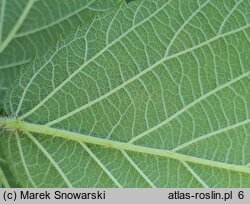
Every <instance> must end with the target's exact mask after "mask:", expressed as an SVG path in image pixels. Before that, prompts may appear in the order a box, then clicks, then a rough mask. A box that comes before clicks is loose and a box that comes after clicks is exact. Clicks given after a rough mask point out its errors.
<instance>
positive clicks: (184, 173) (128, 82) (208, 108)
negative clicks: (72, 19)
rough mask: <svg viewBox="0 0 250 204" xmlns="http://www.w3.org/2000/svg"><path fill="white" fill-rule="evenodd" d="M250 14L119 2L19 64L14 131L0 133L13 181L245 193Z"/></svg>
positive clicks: (205, 5) (215, 6) (220, 4)
mask: <svg viewBox="0 0 250 204" xmlns="http://www.w3.org/2000/svg"><path fill="white" fill-rule="evenodd" d="M249 13H250V1H249V0H242V1H232V0H224V1H218V0H207V1H205V0H197V1H189V0H182V1H177V0H172V1H165V0H156V1H153V0H145V1H135V2H131V3H129V4H128V5H126V4H125V3H124V4H122V5H121V6H120V7H119V8H118V9H114V10H113V11H112V12H110V11H109V12H106V13H104V14H102V15H99V16H98V17H97V18H95V20H94V21H93V22H92V24H91V25H90V27H89V28H87V27H81V28H79V29H78V30H77V32H75V33H72V34H71V36H70V37H68V38H67V39H66V40H63V41H60V42H58V44H57V46H56V47H54V48H53V49H51V50H50V51H48V52H47V53H46V54H45V55H42V56H40V57H37V58H36V59H35V60H34V61H33V62H32V63H29V64H27V65H25V67H24V68H22V69H21V77H20V78H19V80H18V81H17V82H16V83H15V85H14V86H13V88H12V89H11V90H10V91H9V92H8V97H7V99H8V100H6V104H5V105H6V112H7V114H8V115H9V116H10V118H11V116H12V117H13V116H14V115H15V117H17V118H18V120H19V121H20V123H18V122H17V123H16V124H17V125H16V126H15V125H13V127H14V128H12V129H6V130H5V132H4V133H2V134H1V145H2V146H1V148H2V149H3V150H4V154H5V156H6V157H7V159H6V160H7V161H8V162H9V166H10V168H11V171H12V173H13V174H14V176H15V177H16V178H17V179H18V183H20V184H21V185H22V186H24V187H250V167H249V163H250V151H249V145H250V126H249V122H250V117H249V116H250V107H249V106H250V92H249V91H248V90H249V89H250V80H249V79H250V77H249V74H250V58H249V53H250V15H249ZM4 120H5V119H2V121H4ZM11 120H12V121H13V120H14V119H12V118H11ZM2 123H3V122H2ZM6 123H7V124H6V125H7V126H8V125H9V126H10V124H8V122H6ZM0 124H1V120H0ZM18 124H19V125H18ZM20 124H22V125H20ZM23 124H28V125H27V126H28V127H30V129H29V130H27V129H25V128H24V125H23ZM36 125H38V128H36V127H37V126H36ZM54 133H55V134H54ZM60 134H62V135H63V134H65V138H68V139H65V138H60ZM76 134H77V135H76ZM78 136H79V137H78ZM81 136H82V138H83V140H82V139H81ZM87 136H90V139H89V141H87V139H84V138H87ZM91 138H93V139H91ZM96 138H97V139H96ZM101 139H103V140H101ZM99 140H101V141H104V142H103V144H109V145H106V146H105V145H102V144H98V143H97V142H95V141H99ZM83 141H85V142H83ZM90 143H91V144H90ZM119 145H120V146H119ZM119 147H121V148H119ZM164 151H166V152H167V153H166V154H164ZM160 152H161V153H162V154H161V153H160ZM168 155H173V156H168Z"/></svg>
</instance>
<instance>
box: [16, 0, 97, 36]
mask: <svg viewBox="0 0 250 204" xmlns="http://www.w3.org/2000/svg"><path fill="white" fill-rule="evenodd" d="M93 2H95V0H93V1H91V2H90V3H88V4H87V5H85V6H84V7H83V8H79V9H77V10H75V11H74V12H72V13H70V14H68V15H66V16H64V17H63V18H61V19H59V20H57V21H53V22H52V23H49V24H47V25H46V26H41V27H39V28H37V29H34V30H31V31H27V32H23V33H18V34H16V35H15V38H21V37H24V36H26V35H30V34H34V33H37V32H39V31H42V30H45V29H48V28H50V27H52V26H54V25H57V24H59V23H61V22H63V21H65V20H67V19H68V18H71V17H72V16H74V15H76V14H78V13H80V12H81V11H83V10H84V9H86V8H88V6H89V5H90V4H92V3H93Z"/></svg>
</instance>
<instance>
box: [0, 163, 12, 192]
mask: <svg viewBox="0 0 250 204" xmlns="http://www.w3.org/2000/svg"><path fill="white" fill-rule="evenodd" d="M0 184H2V185H3V186H4V187H5V188H10V184H9V182H8V180H7V178H6V176H5V174H4V172H3V170H2V168H1V166H0ZM0 188H1V185H0Z"/></svg>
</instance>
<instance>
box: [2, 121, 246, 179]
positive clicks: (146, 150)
mask: <svg viewBox="0 0 250 204" xmlns="http://www.w3.org/2000/svg"><path fill="white" fill-rule="evenodd" d="M0 127H2V128H4V129H7V130H12V131H24V132H33V133H40V134H42V136H52V137H54V136H56V137H60V138H64V139H70V140H73V141H77V142H85V143H89V144H95V145H100V146H103V147H108V148H113V149H117V150H126V151H131V152H138V153H143V154H151V155H156V156H161V157H167V158H171V159H176V160H179V161H186V162H190V163H196V164H201V165H206V166H211V167H216V168H221V169H226V170H230V171H237V172H242V173H247V174H250V168H249V167H247V166H240V165H235V164H227V163H222V162H218V161H212V160H208V159H202V158H198V157H194V156H188V155H184V154H180V153H177V152H172V151H169V150H163V149H156V148H151V147H145V146H139V145H134V144H131V143H125V142H118V141H113V140H107V139H102V138H97V137H91V136H88V135H83V134H80V133H74V132H69V131H66V130H60V129H56V128H52V127H49V126H45V125H37V124H32V123H27V122H24V121H20V120H17V119H16V118H2V117H0Z"/></svg>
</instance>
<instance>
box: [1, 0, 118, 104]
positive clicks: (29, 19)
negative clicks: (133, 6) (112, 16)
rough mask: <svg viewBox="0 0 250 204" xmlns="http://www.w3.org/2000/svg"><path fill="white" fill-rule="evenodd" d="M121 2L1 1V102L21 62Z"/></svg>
mask: <svg viewBox="0 0 250 204" xmlns="http://www.w3.org/2000/svg"><path fill="white" fill-rule="evenodd" d="M119 1H120V0H105V1H103V0H71V1H70V2H69V1H68V0H53V1H51V0H42V1H38V0H18V1H16V0H1V1H0V103H1V102H2V101H3V98H4V94H5V92H6V89H8V87H9V85H10V84H11V81H12V80H13V79H14V78H15V76H16V75H17V74H18V73H19V69H20V66H21V65H23V64H26V63H27V62H29V61H30V60H31V58H32V57H34V56H35V55H36V54H37V53H42V52H44V51H45V50H48V48H49V47H50V46H51V45H53V44H54V42H55V41H57V40H58V37H59V35H60V36H65V35H67V33H69V32H70V31H71V30H72V29H74V30H75V29H76V27H77V26H78V25H83V24H84V25H87V24H88V23H90V22H91V21H92V19H93V17H94V15H95V14H96V13H97V12H101V11H106V10H108V9H110V8H111V7H113V6H114V5H116V4H117V3H118V2H119ZM0 106H1V105H0ZM0 108H1V107H0Z"/></svg>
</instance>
